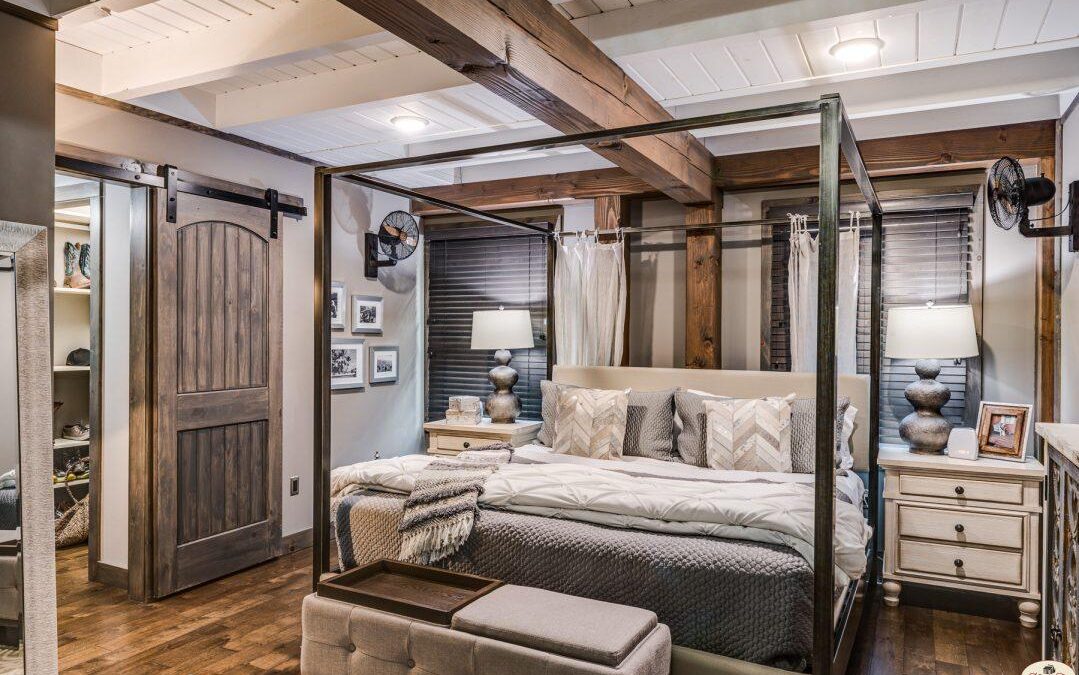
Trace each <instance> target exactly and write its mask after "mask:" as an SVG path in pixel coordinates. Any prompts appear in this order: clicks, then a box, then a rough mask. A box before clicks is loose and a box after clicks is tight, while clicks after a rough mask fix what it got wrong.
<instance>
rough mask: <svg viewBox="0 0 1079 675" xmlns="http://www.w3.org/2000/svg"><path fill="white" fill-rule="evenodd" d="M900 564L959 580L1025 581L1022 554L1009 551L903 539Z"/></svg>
mask: <svg viewBox="0 0 1079 675" xmlns="http://www.w3.org/2000/svg"><path fill="white" fill-rule="evenodd" d="M957 563H959V564H957ZM898 568H899V570H898V571H901V572H924V573H926V574H933V575H938V576H941V577H946V578H948V579H954V580H959V581H962V580H964V579H969V580H972V581H991V582H995V583H1001V584H1012V585H1015V586H1018V585H1019V584H1021V583H1023V554H1022V553H1012V552H1010V551H992V550H989V549H983V548H968V547H964V546H954V545H950V544H933V543H929V542H924V541H909V540H906V539H900V540H899V560H898Z"/></svg>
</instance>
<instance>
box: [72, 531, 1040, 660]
mask: <svg viewBox="0 0 1079 675" xmlns="http://www.w3.org/2000/svg"><path fill="white" fill-rule="evenodd" d="M310 564H311V552H310V550H304V551H297V552H296V553H292V554H290V555H287V556H284V557H282V558H279V559H277V560H275V561H272V562H269V563H266V564H263V565H260V566H258V567H255V568H252V569H250V570H247V571H245V572H240V573H238V574H234V575H232V576H229V577H226V578H225V579H221V580H219V581H216V582H213V583H210V584H207V585H205V586H200V587H198V588H195V589H193V590H190V591H187V592H185V593H181V594H179V595H176V596H174V597H171V598H168V599H166V600H163V601H161V602H155V603H151V604H148V605H139V604H136V603H133V602H129V601H128V600H127V596H126V594H125V593H124V592H123V591H120V590H118V589H115V588H111V587H109V586H103V585H101V584H90V583H87V581H86V548H85V547H76V548H70V549H65V550H62V551H60V552H59V553H58V554H57V599H58V605H59V607H58V610H57V611H58V618H59V633H60V668H61V670H62V671H63V672H65V673H110V675H111V674H113V673H115V674H117V675H121V674H126V673H139V674H143V673H155V674H156V673H263V672H298V671H299V658H300V603H301V601H302V599H303V597H304V596H305V595H306V594H307V593H308V588H309V584H310V571H309V570H310ZM866 611H867V612H868V615H867V617H866V623H865V626H864V628H865V629H864V630H863V631H862V632H861V634H859V636H858V642H857V644H856V645H855V647H854V654H853V655H852V657H851V667H850V669H849V671H848V673H849V674H850V675H870V674H872V675H900V674H901V675H1016V674H1017V673H1020V672H1022V669H1023V667H1025V666H1027V665H1028V664H1030V663H1032V662H1034V661H1036V660H1038V654H1039V652H1040V644H1039V635H1040V633H1039V632H1038V631H1036V630H1027V629H1024V628H1021V627H1020V626H1019V624H1018V622H1015V623H1013V622H1009V621H1000V620H997V619H987V618H983V617H977V616H969V615H966V614H957V613H954V612H946V611H941V610H931V609H924V608H920V607H912V606H907V605H901V606H899V607H896V608H889V607H883V606H881V605H880V603H879V602H878V601H877V600H876V599H875V598H872V599H871V601H870V604H869V605H868V606H867V608H866Z"/></svg>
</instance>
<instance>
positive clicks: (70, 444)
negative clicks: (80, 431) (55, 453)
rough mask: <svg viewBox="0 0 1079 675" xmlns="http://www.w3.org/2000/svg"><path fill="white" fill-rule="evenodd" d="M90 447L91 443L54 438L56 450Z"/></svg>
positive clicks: (53, 444) (53, 442)
mask: <svg viewBox="0 0 1079 675" xmlns="http://www.w3.org/2000/svg"><path fill="white" fill-rule="evenodd" d="M88 445H90V441H74V440H71V439H70V438H54V439H53V441H52V447H53V449H54V450H60V449H62V448H85V447H86V446H88Z"/></svg>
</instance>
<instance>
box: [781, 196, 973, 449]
mask: <svg viewBox="0 0 1079 675" xmlns="http://www.w3.org/2000/svg"><path fill="white" fill-rule="evenodd" d="M973 202H974V195H973V193H972V192H963V193H952V194H948V195H933V196H927V197H920V198H905V199H902V200H898V199H896V200H887V201H885V203H884V207H885V217H884V221H883V222H884V251H883V253H884V255H883V267H882V269H881V290H882V297H883V304H884V326H883V327H882V328H883V332H884V334H887V319H888V308H889V307H892V306H895V305H915V304H922V303H925V302H928V301H930V300H933V301H935V302H937V303H939V304H949V303H951V304H958V303H970V302H972V292H971V291H972V275H971V261H972V257H973V256H972V254H971V251H972V246H973V242H974V237H973V232H972V226H971V211H972V206H973ZM854 208H861V209H862V210H863V211H864V210H865V205H864V204H863V205H860V207H859V205H843V206H842V207H841V210H840V213H841V214H846V212H847V211H848V210H849V209H854ZM787 213H805V214H809V215H811V216H814V215H816V208H815V206H810V205H805V206H798V207H792V206H775V207H771V208H769V209H767V212H766V217H767V218H782V217H784V216H786V214H787ZM842 222H843V224H844V226H845V225H846V223H847V218H846V216H845V215H844V216H843V218H842ZM870 224H871V223H867V219H864V218H863V219H862V236H861V251H860V254H861V258H860V260H861V265H860V267H859V280H858V333H857V340H858V372H859V373H868V372H869V347H870V340H871V339H872V336H871V335H870V334H869V328H870V290H871V289H870V275H871V273H872V266H871V265H870V260H871V256H872V249H871V233H870V229H869V225H870ZM812 229H813V228H812V227H811V230H812ZM789 237H790V228H789V227H788V226H786V225H783V226H774V227H773V228H772V232H771V236H770V237H768V236H765V241H764V243H765V244H766V245H770V249H771V251H770V255H769V254H768V253H765V254H764V256H765V259H766V265H765V275H766V278H765V286H766V288H768V289H769V291H768V292H767V293H766V294H765V297H766V298H768V299H769V301H770V304H771V306H770V308H769V310H768V312H767V317H768V320H767V323H766V327H765V331H764V333H765V335H764V336H763V337H764V339H765V342H766V344H765V346H764V348H763V350H762V364H761V367H762V368H764V369H768V370H790V316H789V309H788V304H787V260H788V258H789V255H790V244H789ZM976 309H977V308H976ZM976 313H977V311H976ZM878 339H880V340H881V341H883V340H884V335H880V336H879V337H878ZM941 366H942V368H941V374H940V376H939V377H938V378H937V379H938V381H940V382H942V383H944V384H946V385H947V386H948V388H949V389H950V390H951V392H952V398H951V400H950V401H949V402H948V404H947V405H946V406H945V407H944V409H943V411H942V412H943V414H944V416H945V417H946V418H947V419H948V420H949V421H951V422H952V423H953V424H956V425H966V426H973V419H972V417H971V415H972V414H976V411H977V403H978V401H977V400H974V399H976V398H977V397H978V395H977V391H978V389H979V388H978V385H977V382H978V372H977V369H978V367H979V362H978V360H977V359H967V360H965V361H961V362H959V363H958V364H956V363H953V362H942V363H941ZM915 379H916V378H915V375H914V361H912V360H902V359H888V358H885V359H883V362H882V366H881V382H880V386H881V396H880V400H881V419H880V440H881V442H882V443H900V442H902V441H901V439H900V438H899V422H900V420H902V419H903V418H904V417H905V416H906V415H907V414H908V413H910V412H911V410H912V408H911V406H910V404H909V403H908V402H907V400H906V398H905V397H904V396H903V390H904V389H905V388H906V386H907V385H908V384H909V383H910V382H913V381H914V380H915ZM968 399H970V400H968Z"/></svg>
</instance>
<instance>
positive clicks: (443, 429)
mask: <svg viewBox="0 0 1079 675" xmlns="http://www.w3.org/2000/svg"><path fill="white" fill-rule="evenodd" d="M541 426H543V423H542V422H533V421H531V420H517V421H516V422H514V423H513V424H495V423H493V422H491V420H489V419H487V418H484V419H483V421H482V422H480V423H479V424H449V423H447V422H446V420H439V421H437V422H428V423H426V424H424V425H423V430H424V431H426V432H427V453H428V454H431V455H456V454H457V453H459V452H461V451H462V450H469V449H473V448H479V447H483V446H484V445H491V444H492V443H498V442H500V441H501V442H505V443H509V444H510V445H512V446H513V447H515V448H516V447H518V446H521V445H525V444H527V443H531V442H532V441H533V440H534V439H535V438H536V435H537V434H539V430H540V427H541Z"/></svg>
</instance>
